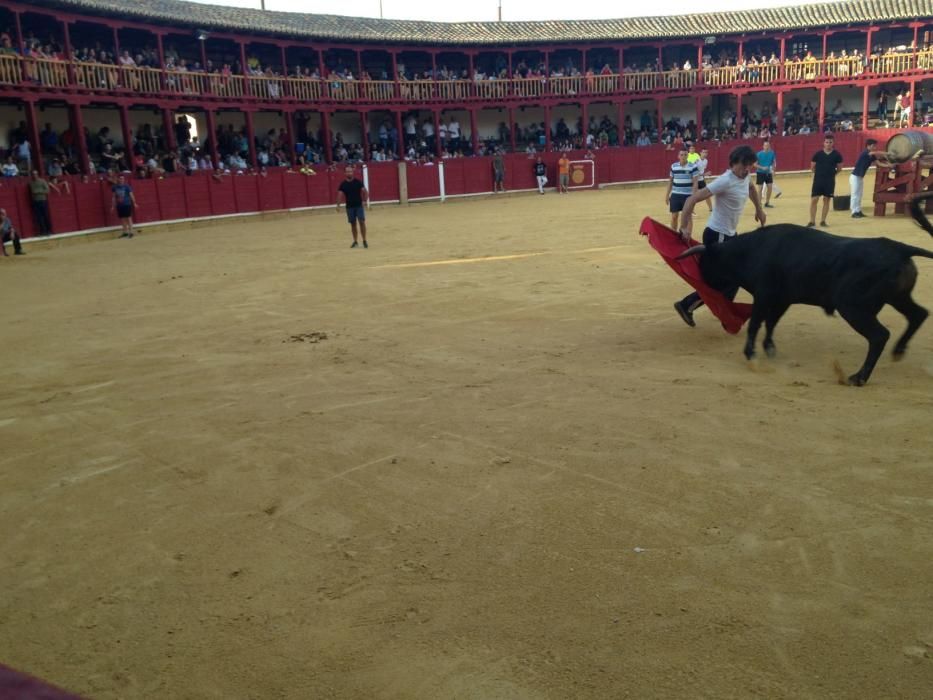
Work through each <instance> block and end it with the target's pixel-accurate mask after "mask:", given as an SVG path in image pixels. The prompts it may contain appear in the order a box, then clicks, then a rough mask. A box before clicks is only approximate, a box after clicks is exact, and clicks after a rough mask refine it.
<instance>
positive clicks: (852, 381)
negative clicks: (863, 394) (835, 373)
mask: <svg viewBox="0 0 933 700" xmlns="http://www.w3.org/2000/svg"><path fill="white" fill-rule="evenodd" d="M867 381H868V380H867V379H863V378H862V377H861V376H859V375H858V374H853V375H852V376H851V377H849V386H865V382H867Z"/></svg>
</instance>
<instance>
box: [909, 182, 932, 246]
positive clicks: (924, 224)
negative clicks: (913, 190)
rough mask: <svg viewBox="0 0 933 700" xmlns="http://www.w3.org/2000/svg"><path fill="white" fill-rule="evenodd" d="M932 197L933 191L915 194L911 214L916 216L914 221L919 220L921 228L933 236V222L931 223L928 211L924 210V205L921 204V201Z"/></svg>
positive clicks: (911, 202)
mask: <svg viewBox="0 0 933 700" xmlns="http://www.w3.org/2000/svg"><path fill="white" fill-rule="evenodd" d="M930 197H933V192H921V193H920V194H917V195H914V197H913V199H911V200H910V215H911V216H912V217H914V221H916V222H917V224H918V225H919V226H920V228H922V229H923V230H924V231H926V232H927V233H929V234H930V235H931V236H933V224H931V223H930V220H929V219H928V218H927V215H926V212H924V211H923V207H921V206H920V203H921V202H923V201H924V200H927V199H929V198H930Z"/></svg>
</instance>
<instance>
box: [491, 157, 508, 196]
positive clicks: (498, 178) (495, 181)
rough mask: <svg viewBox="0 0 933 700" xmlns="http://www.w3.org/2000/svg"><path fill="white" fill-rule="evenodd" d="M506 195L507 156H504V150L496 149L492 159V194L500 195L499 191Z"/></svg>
mask: <svg viewBox="0 0 933 700" xmlns="http://www.w3.org/2000/svg"><path fill="white" fill-rule="evenodd" d="M500 188H501V190H502V192H503V193H505V156H503V155H502V149H501V148H498V149H496V153H495V155H493V157H492V192H493V194H499V190H500Z"/></svg>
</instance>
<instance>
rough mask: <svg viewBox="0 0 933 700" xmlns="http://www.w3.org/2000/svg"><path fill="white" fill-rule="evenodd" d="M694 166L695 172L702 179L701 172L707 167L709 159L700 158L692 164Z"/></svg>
mask: <svg viewBox="0 0 933 700" xmlns="http://www.w3.org/2000/svg"><path fill="white" fill-rule="evenodd" d="M693 165H694V167H696V169H697V172H698V173H699V174H700V179H701V180H702V179H703V174H704V173H705V172H706V169H707V168H708V167H709V159H707V158H700V160H698V161H697V162H696V163H694V164H693Z"/></svg>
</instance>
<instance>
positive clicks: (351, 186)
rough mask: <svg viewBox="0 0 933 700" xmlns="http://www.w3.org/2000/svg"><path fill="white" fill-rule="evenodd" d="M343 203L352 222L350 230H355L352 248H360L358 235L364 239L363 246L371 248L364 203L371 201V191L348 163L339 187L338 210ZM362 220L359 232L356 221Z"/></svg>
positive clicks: (348, 218)
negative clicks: (368, 240) (355, 175)
mask: <svg viewBox="0 0 933 700" xmlns="http://www.w3.org/2000/svg"><path fill="white" fill-rule="evenodd" d="M341 203H345V204H346V205H347V221H349V222H350V230H351V231H352V232H353V244H352V245H351V246H350V247H351V248H358V247H359V243H358V241H357V238H358V237H360V236H361V237H362V239H363V247H364V248H369V243H368V242H367V241H366V209H365V208H364V206H363V204H364V203H366V204H368V203H369V192H368V191H367V190H366V187H365V186H364V185H363V181H362V180H360V179H359V178H358V177H354V174H353V166H352V165H348V166H347V167H346V169H345V170H344V179H343V182H341V183H340V187H338V188H337V211H340V205H341ZM357 221H359V222H360V227H359V233H357V228H356V222H357Z"/></svg>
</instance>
